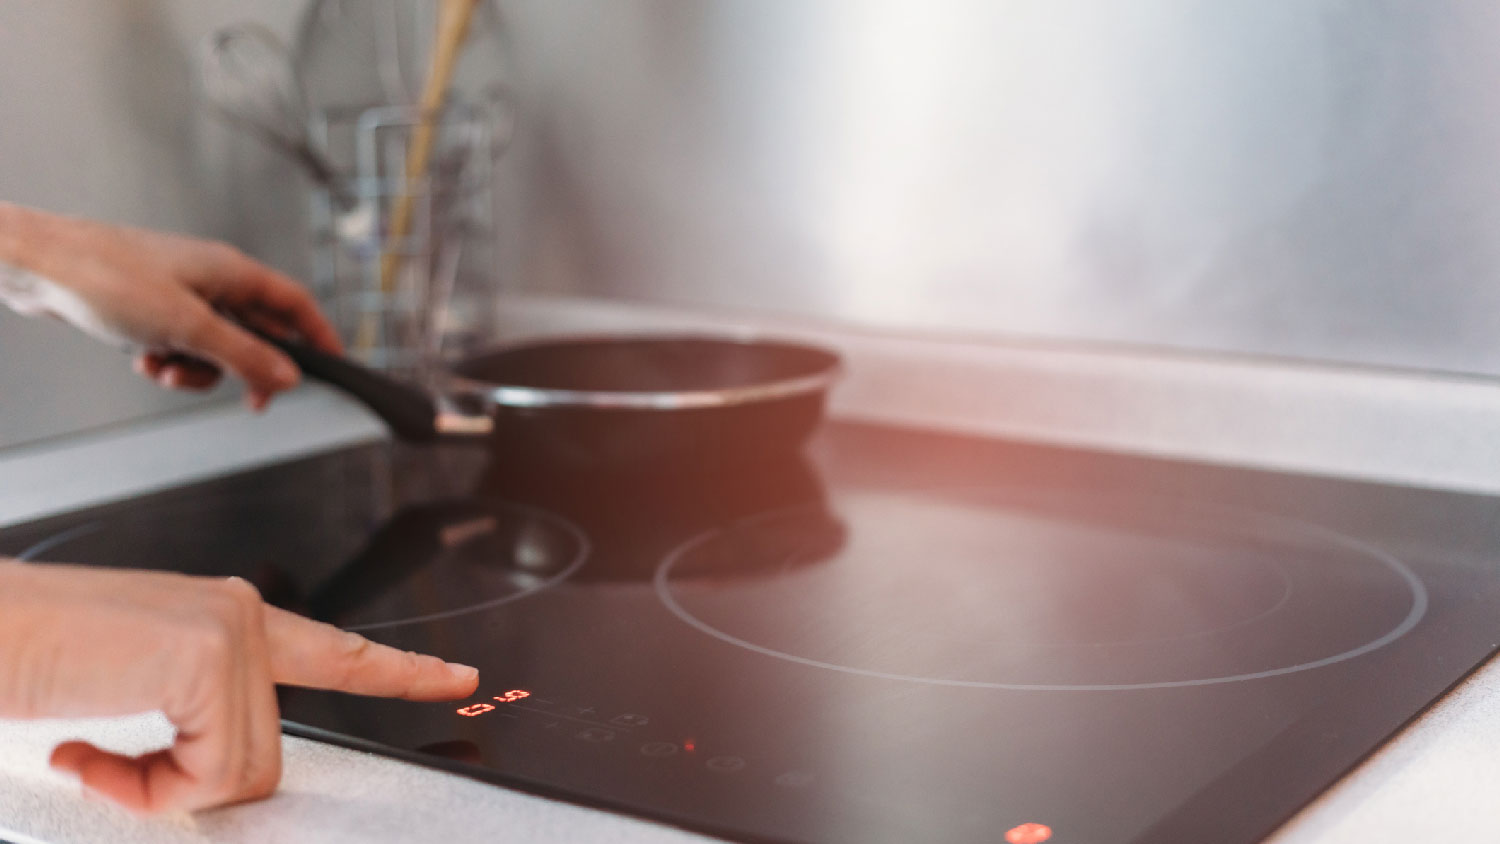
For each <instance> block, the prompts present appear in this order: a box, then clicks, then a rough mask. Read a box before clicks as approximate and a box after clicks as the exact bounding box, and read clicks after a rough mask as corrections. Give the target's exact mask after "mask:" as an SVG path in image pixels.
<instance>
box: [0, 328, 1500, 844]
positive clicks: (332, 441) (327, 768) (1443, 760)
mask: <svg viewBox="0 0 1500 844" xmlns="http://www.w3.org/2000/svg"><path fill="white" fill-rule="evenodd" d="M523 310H524V309H523ZM550 313H551V312H547V313H542V312H528V313H526V314H524V316H525V322H526V324H528V325H530V326H533V327H534V326H537V325H542V324H545V323H547V318H548V316H549V314H550ZM581 313H582V317H581V318H577V314H574V316H573V317H570V318H569V319H567V320H554V323H555V325H557V326H561V327H563V328H567V327H572V328H574V329H579V328H583V329H589V330H594V329H597V328H599V327H607V328H611V329H617V328H620V327H622V326H623V327H625V328H636V327H657V326H668V327H673V326H680V325H683V324H685V323H684V321H683V318H682V317H681V316H680V315H666V316H660V315H657V316H656V317H654V318H651V319H646V320H641V319H638V318H636V317H633V316H631V317H627V316H622V314H621V313H620V312H618V311H616V310H611V309H609V308H607V307H606V308H603V309H602V310H601V307H600V306H596V305H587V306H585V307H583V308H582V309H581ZM778 333H782V334H787V333H796V332H788V331H785V330H783V331H779V332H778ZM836 339H838V338H836ZM842 339H845V340H847V341H848V342H847V343H845V344H844V345H843V348H845V351H846V352H848V353H850V356H851V378H850V381H851V382H852V383H850V384H848V385H847V388H846V389H845V390H844V391H843V392H842V395H840V396H838V397H836V400H835V402H834V410H835V412H837V413H840V414H843V415H849V416H860V417H865V418H876V419H885V420H888V421H901V422H904V423H907V424H913V423H922V422H924V421H942V420H951V419H952V418H954V414H955V413H956V412H957V411H958V410H963V408H961V407H960V406H959V405H960V404H961V403H962V402H963V401H964V399H963V398H962V395H963V394H962V391H961V390H958V388H957V387H956V386H955V384H957V383H958V382H957V381H954V380H948V381H945V382H944V383H945V384H946V385H947V386H946V387H945V388H944V389H947V390H949V391H950V393H951V394H947V393H940V392H933V390H934V388H933V387H932V386H931V385H925V386H922V387H921V388H920V389H915V390H914V389H907V390H893V389H891V387H892V383H891V381H890V378H891V377H894V376H890V375H888V373H889V372H891V371H892V370H891V368H890V367H886V366H880V365H879V364H880V360H879V358H881V356H882V355H884V356H886V357H899V358H900V359H901V362H902V365H905V366H908V367H913V366H917V365H918V364H917V363H913V356H912V352H913V350H912V349H911V348H909V347H905V346H902V345H900V344H897V345H890V344H888V343H886V341H884V340H880V339H878V338H869V337H861V336H855V335H851V336H849V337H847V338H842ZM934 355H935V356H936V358H944V356H952V355H951V353H950V352H945V351H941V350H940V351H938V352H935V353H934ZM958 357H961V358H962V359H963V366H964V367H968V368H973V367H976V366H977V367H979V368H980V369H983V368H984V367H985V366H990V367H992V370H991V371H990V372H988V373H981V374H983V377H985V378H986V382H985V383H986V384H988V385H989V386H991V387H992V388H993V387H994V386H995V385H996V384H997V383H998V382H1004V380H1005V379H1007V378H1010V379H1020V380H1021V381H1026V379H1028V378H1030V379H1034V378H1037V377H1045V379H1046V383H1047V387H1046V391H1045V395H1048V396H1053V397H1056V396H1065V395H1066V391H1067V390H1068V388H1069V385H1072V386H1074V387H1079V386H1081V385H1087V384H1090V383H1095V382H1096V381H1095V379H1098V378H1099V377H1101V374H1100V366H1095V364H1096V363H1097V364H1100V365H1101V366H1102V367H1104V368H1105V369H1107V370H1108V372H1107V373H1106V374H1107V375H1108V377H1109V380H1110V384H1111V385H1112V389H1114V390H1115V391H1117V392H1118V393H1120V394H1122V395H1124V394H1129V395H1130V396H1137V397H1138V396H1140V395H1142V394H1145V395H1149V396H1152V397H1153V398H1152V400H1151V401H1150V402H1141V401H1136V404H1134V405H1132V404H1131V401H1132V399H1130V398H1128V397H1127V398H1122V399H1120V406H1121V407H1122V408H1124V410H1123V411H1122V412H1119V413H1114V414H1103V415H1101V414H1099V413H1098V412H1097V404H1091V405H1089V406H1088V408H1087V409H1088V414H1087V415H1088V419H1087V420H1086V421H1081V422H1080V423H1079V425H1078V426H1075V427H1069V426H1068V424H1067V416H1068V412H1069V411H1068V407H1067V406H1065V404H1059V403H1058V402H1055V401H1053V402H1050V403H1049V402H1047V401H1045V400H1043V399H1038V398H1036V396H1035V395H1033V396H1032V397H1031V399H1029V400H1028V399H1026V398H1024V397H1023V398H1022V399H1021V400H1018V401H1014V402H1011V403H1010V404H1008V405H1006V409H1005V410H1003V411H997V410H994V409H986V408H975V407H969V408H968V409H967V412H970V413H973V414H978V416H976V417H975V421H974V423H973V424H971V425H966V426H961V427H966V428H967V429H969V430H975V431H979V432H988V433H996V434H1004V435H1009V436H1028V435H1032V434H1035V435H1036V438H1037V439H1051V440H1052V441H1060V442H1067V443H1071V444H1085V445H1089V444H1092V445H1096V446H1098V447H1103V448H1129V447H1130V446H1131V444H1133V443H1138V444H1140V450H1141V451H1144V452H1148V453H1162V452H1169V453H1170V451H1171V449H1168V448H1165V447H1163V445H1162V444H1163V443H1168V442H1170V443H1175V444H1176V446H1177V450H1178V451H1179V452H1181V453H1183V454H1184V455H1185V456H1191V457H1195V458H1197V459H1207V460H1214V461H1216V462H1231V463H1232V462H1240V461H1244V462H1253V461H1250V460H1248V457H1249V456H1251V455H1254V456H1256V457H1257V458H1258V459H1259V460H1260V461H1261V462H1263V463H1264V464H1268V465H1273V466H1278V467H1287V468H1294V469H1299V470H1302V471H1312V472H1320V473H1324V474H1347V475H1355V476H1362V477H1367V478H1378V479H1382V480H1388V481H1396V482H1402V483H1415V484H1419V485H1426V486H1446V487H1450V488H1455V489H1466V490H1470V491H1481V492H1490V493H1495V492H1500V385H1496V384H1493V383H1490V382H1484V381H1475V380H1472V379H1441V378H1427V377H1418V376H1410V375H1408V376H1401V375H1394V374H1381V373H1371V372H1361V371H1346V370H1339V369H1326V370H1318V369H1305V368H1302V369H1294V370H1291V371H1288V372H1286V373H1284V374H1282V373H1280V372H1279V370H1277V369H1276V368H1274V367H1271V366H1268V365H1258V364H1254V363H1248V362H1243V361H1219V362H1207V363H1205V362H1203V361H1199V360H1191V359H1189V360H1180V361H1173V360H1171V359H1167V358H1164V359H1157V358H1155V357H1154V356H1141V357H1140V358H1139V359H1136V360H1133V361H1131V360H1128V359H1127V360H1125V361H1124V362H1123V363H1122V361H1121V357H1120V356H1119V355H1118V354H1115V353H1111V354H1110V355H1108V356H1107V358H1106V357H1099V358H1097V359H1095V360H1094V361H1093V362H1091V360H1090V359H1089V357H1088V356H1087V355H1084V356H1072V357H1070V356H1069V354H1062V355H1050V354H1049V353H1048V352H1047V350H1045V349H1042V350H1038V349H1035V348H1025V349H1021V350H1019V351H1013V352H1010V353H1002V354H1000V356H999V358H998V359H996V360H993V361H989V362H988V363H986V361H985V360H984V359H983V356H982V355H980V356H977V357H976V356H975V355H973V354H964V355H961V356H958ZM1038 361H1040V362H1041V364H1040V365H1041V368H1042V370H1043V371H1042V372H1041V373H1040V375H1039V373H1038V371H1037V368H1036V366H1034V365H1033V364H1035V363H1036V362H1038ZM918 363H920V361H918ZM1122 379H1123V381H1124V383H1123V384H1122V383H1121V381H1122ZM1131 379H1135V382H1134V383H1131ZM960 380H961V379H960ZM923 390H925V393H924V392H922V391H923ZM914 392H915V394H918V395H922V396H923V400H924V407H926V410H922V411H918V410H914V409H913V408H915V407H916V405H914V404H912V403H911V401H910V397H911V396H912V395H913V394H914ZM996 392H1004V391H1001V390H997V391H996ZM893 395H895V396H897V398H896V399H895V403H894V404H890V403H888V400H889V398H890V397H891V396H893ZM1313 395H1316V396H1317V401H1316V403H1311V402H1310V401H1309V397H1310V396H1313ZM901 396H905V397H906V400H907V404H905V405H903V404H902V403H901V401H902V399H901ZM945 402H948V404H944V403H945ZM1157 405H1164V406H1162V407H1157ZM1299 406H1300V407H1301V410H1299ZM934 408H936V409H934ZM1079 408H1080V409H1084V406H1083V405H1079ZM924 413H925V414H926V416H925V417H924V416H923V414H924ZM934 414H939V416H934ZM1007 414H1009V415H1007ZM1299 414H1300V415H1299ZM1101 416H1102V417H1106V418H1107V419H1108V420H1111V424H1112V425H1113V426H1114V427H1113V428H1109V429H1104V428H1100V427H1099V425H1100V424H1101V422H1100V421H1099V420H1100V418H1101ZM1267 419H1275V420H1276V421H1275V424H1274V425H1268V424H1261V425H1257V420H1267ZM1227 420H1229V421H1227ZM1089 426H1094V427H1092V428H1091V427H1089ZM1174 426H1175V427H1174ZM1289 431H1290V432H1295V433H1297V436H1290V435H1289V433H1288V432H1289ZM1339 432H1346V433H1345V434H1344V435H1342V436H1339ZM379 436H382V432H381V429H380V427H379V425H378V424H377V423H375V422H374V421H372V420H371V419H370V418H369V417H368V416H367V415H366V414H364V413H363V412H362V411H360V410H358V409H357V408H354V407H352V406H351V405H349V404H348V403H347V402H345V401H344V400H343V399H341V398H339V397H338V396H336V395H334V394H332V393H330V392H328V391H325V390H321V389H317V388H304V389H302V390H299V391H298V392H297V393H295V394H293V395H291V396H288V397H285V398H284V399H282V400H280V401H279V402H278V403H277V404H276V406H274V407H273V409H272V410H271V411H270V412H268V413H267V414H265V415H264V416H262V417H254V418H253V417H251V416H250V415H249V414H247V413H245V412H243V411H240V410H238V409H236V408H229V407H223V408H213V409H209V410H201V411H196V412H193V413H189V414H184V415H182V416H177V417H172V418H170V419H165V420H159V421H157V422H155V423H152V424H148V425H145V426H139V427H133V428H126V429H121V430H116V431H111V432H104V433H100V434H96V435H93V436H89V437H83V438H77V439H74V440H69V441H66V442H61V443H51V444H48V445H47V446H46V447H45V448H43V447H37V448H30V449H26V448H23V449H9V450H5V451H0V525H5V524H13V523H17V522H21V521H25V520H28V519H31V518H36V517H39V516H42V515H45V514H48V513H52V512H61V511H64V510H68V509H74V508H77V507H81V506H84V505H86V504H93V503H99V502H102V501H107V500H111V499H116V498H120V497H124V496H128V495H133V494H138V493H140V492H144V491H146V490H149V489H155V488H161V487H165V486H172V485H177V484H181V483H184V482H187V481H190V480H194V479H197V478H202V477H207V476H212V475H215V474H221V473H224V472H227V471H231V470H233V469H235V468H239V467H242V466H249V465H255V464H259V463H265V462H270V461H275V460H280V459H286V458H289V457H293V456H296V455H299V454H305V453H310V452H315V451H319V450H323V449H327V448H331V447H334V446H337V445H340V444H345V443H350V442H356V441H361V440H368V439H371V438H375V437H379ZM1335 437H1338V439H1337V441H1335ZM1320 438H1321V439H1320ZM74 737H82V738H87V739H89V740H91V741H94V742H96V743H98V744H101V745H103V746H107V747H110V748H114V749H117V750H120V751H125V752H137V751H143V750H147V749H151V748H154V747H159V746H161V745H163V744H165V743H166V742H168V741H169V740H170V737H171V729H170V727H169V725H168V724H167V723H166V722H165V721H164V719H162V718H161V717H160V716H159V715H154V714H144V715H140V716H133V717H130V718H118V719H98V720H89V721H36V722H15V721H10V722H7V721H0V840H11V841H15V842H18V844H28V842H32V841H40V842H47V844H73V842H109V843H110V844H136V842H139V844H169V843H170V844H179V842H181V844H187V843H188V842H192V844H201V842H289V843H300V842H309V844H311V842H317V844H330V843H332V844H340V843H341V842H368V841H393V842H431V841H444V842H445V843H446V844H467V843H468V842H481V841H482V842H486V844H489V842H494V841H497V840H508V841H527V842H563V841H568V842H576V841H620V842H643V844H644V842H653V844H667V842H682V841H705V840H708V839H704V838H702V837H701V836H697V835H693V834H690V833H686V832H683V831H680V830H677V829H673V828H670V827H666V826H662V825H658V824H653V823H649V822H644V821H639V820H635V819H631V818H626V817H621V816H617V815H612V814H608V813H604V812H599V811H595V810H591V809H585V808H581V807H577V806H573V805H569V804H565V803H560V802H556V801H552V800H546V799H542V798H538V797H534V796H531V795H526V794H520V793H517V792H513V791H509V790H506V789H503V788H497V787H495V786H492V785H488V784H483V783H478V782H474V781H470V780H466V779H464V778H461V777H456V776H452V775H449V774H445V773H441V772H437V771H432V770H428V769H425V768H420V767H417V766H413V765H409V764H405V763H402V762H398V761H393V760H389V759H385V758H383V757H376V756H372V755H369V754H364V753H360V752H357V751H352V750H348V749H344V748H338V747H333V746H330V745H324V744H320V743H318V742H313V741H308V740H303V739H298V738H293V737H285V738H284V739H283V742H284V750H285V759H286V765H285V777H284V780H283V782H282V786H281V788H280V790H279V791H278V792H277V794H276V795H275V796H274V797H272V798H271V799H269V800H266V801H263V802H259V803H255V804H250V805H243V806H235V807H230V808H225V809H220V810H216V811H212V812H205V813H200V814H198V815H195V816H192V817H187V816H179V817H168V818H158V819H146V820H142V819H137V818H133V817H131V816H129V815H128V814H126V813H124V812H122V811H120V810H117V809H115V808H113V807H111V806H108V805H105V804H102V803H99V802H96V801H93V800H90V799H87V798H86V797H84V796H82V795H80V794H79V789H78V786H77V784H76V783H73V782H70V781H68V780H67V779H65V778H64V777H61V776H59V775H56V774H54V773H52V772H50V771H49V770H48V769H47V767H46V758H47V755H48V753H49V752H50V750H51V748H52V747H53V746H54V745H55V744H56V743H57V742H58V741H60V740H62V739H63V738H74ZM1496 783H1500V668H1497V666H1496V664H1495V663H1494V662H1491V663H1490V664H1488V665H1486V666H1484V667H1482V668H1481V669H1480V670H1478V671H1477V672H1475V673H1474V674H1473V675H1472V676H1470V677H1469V678H1468V679H1467V680H1465V681H1464V682H1463V683H1461V684H1459V686H1457V687H1456V688H1455V689H1454V690H1453V691H1452V692H1450V693H1449V694H1448V695H1447V696H1446V697H1444V698H1443V699H1442V700H1440V701H1438V702H1437V703H1436V704H1435V705H1434V706H1433V707H1432V708H1431V709H1430V710H1429V711H1428V712H1426V713H1425V714H1424V715H1423V716H1422V717H1421V718H1419V719H1418V720H1417V721H1415V722H1414V723H1413V724H1412V725H1410V726H1409V727H1408V728H1407V729H1406V730H1404V731H1403V732H1402V733H1401V734H1400V735H1398V736H1397V737H1396V738H1395V739H1394V740H1393V741H1391V742H1389V743H1387V744H1386V745H1385V746H1384V747H1382V748H1381V749H1380V750H1379V751H1378V752H1376V753H1375V754H1374V755H1373V756H1372V757H1371V758H1370V759H1369V760H1367V761H1366V762H1365V763H1364V764H1363V765H1362V766H1361V767H1360V768H1359V769H1357V770H1356V771H1354V772H1353V773H1352V774H1351V775H1349V776H1347V777H1345V778H1344V780H1342V781H1341V782H1339V783H1338V784H1336V785H1335V786H1334V787H1333V788H1331V789H1330V790H1328V791H1327V792H1325V793H1324V794H1323V795H1322V796H1320V797H1319V798H1318V799H1317V800H1316V801H1315V802H1314V803H1313V804H1312V805H1311V806H1309V807H1308V808H1307V809H1305V810H1304V811H1303V812H1302V813H1300V814H1299V815H1298V816H1297V817H1295V818H1294V819H1293V820H1292V821H1291V822H1289V823H1288V824H1287V825H1286V826H1285V827H1283V828H1282V829H1281V830H1280V831H1279V832H1278V833H1277V834H1276V835H1275V836H1273V838H1272V839H1270V840H1271V842H1273V844H1370V843H1371V842H1392V844H1395V842H1403V844H1404V842H1408V841H1412V840H1420V841H1495V840H1500V800H1497V799H1496V798H1495V789H1496Z"/></svg>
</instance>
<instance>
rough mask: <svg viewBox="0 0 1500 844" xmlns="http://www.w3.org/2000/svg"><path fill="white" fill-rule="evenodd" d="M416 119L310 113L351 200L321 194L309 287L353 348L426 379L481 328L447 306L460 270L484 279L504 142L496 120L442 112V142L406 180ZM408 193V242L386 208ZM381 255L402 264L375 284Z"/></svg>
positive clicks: (403, 109)
mask: <svg viewBox="0 0 1500 844" xmlns="http://www.w3.org/2000/svg"><path fill="white" fill-rule="evenodd" d="M420 121H421V114H420V113H419V112H418V110H417V109H416V108H415V107H412V106H379V107H373V108H366V109H361V110H348V111H325V112H320V113H317V114H315V115H314V116H313V118H312V127H311V128H312V135H313V138H314V141H315V142H318V143H320V144H321V145H322V147H323V148H324V149H326V150H328V151H329V157H330V159H331V160H332V161H333V163H334V165H335V167H336V168H337V169H338V170H339V172H340V175H341V176H342V178H343V179H344V180H345V181H344V185H345V186H346V188H347V190H346V191H344V193H346V194H347V195H346V196H345V197H340V196H338V195H337V192H335V191H330V190H327V189H320V190H317V191H316V192H315V193H314V195H313V198H312V207H311V213H310V219H311V225H312V236H313V247H314V248H313V286H314V289H315V291H316V292H317V293H318V295H319V297H320V299H321V300H322V301H323V303H324V305H325V307H326V308H327V309H328V311H329V313H330V315H331V316H332V318H333V320H334V322H335V325H336V326H337V327H338V329H339V332H340V334H341V335H342V337H343V338H344V340H345V343H346V344H347V345H348V347H349V353H350V354H351V355H352V356H353V357H355V358H357V359H359V360H361V361H363V362H364V363H366V364H368V365H370V366H373V367H375V368H378V369H383V370H386V371H392V372H397V373H400V374H403V375H408V376H414V377H417V378H418V379H419V380H422V379H424V378H425V377H426V376H428V375H430V374H431V373H432V371H433V370H434V368H435V367H436V366H437V365H438V364H440V363H441V361H442V359H443V358H444V355H445V351H447V349H448V347H451V346H459V347H462V346H465V345H467V343H466V342H465V340H466V338H467V337H468V335H471V334H473V333H474V332H476V331H479V332H482V331H483V325H482V323H483V319H482V317H481V316H480V315H478V314H473V313H466V312H465V311H464V309H463V308H461V307H455V297H454V289H455V287H456V286H457V285H458V284H459V280H460V279H459V276H460V267H461V266H469V267H479V268H481V269H482V270H483V271H484V272H486V273H488V272H492V270H491V269H490V268H492V267H493V266H494V261H493V260H487V258H491V257H492V256H491V255H490V253H492V251H493V248H494V243H493V241H494V237H493V235H494V232H495V207H494V191H493V185H494V171H495V160H496V157H497V155H498V154H499V152H500V138H499V137H498V132H497V126H499V121H498V120H497V118H496V116H495V115H494V114H493V113H490V112H488V111H487V110H485V109H482V108H476V107H469V106H462V105H457V106H450V107H448V108H446V109H445V110H444V111H443V112H442V113H441V114H439V115H438V116H437V117H436V118H435V121H436V123H435V125H436V135H437V138H438V141H437V143H436V144H435V145H434V148H433V152H432V157H431V160H430V162H429V164H428V167H427V175H426V176H425V177H423V178H421V179H419V180H416V181H414V182H413V183H411V184H408V183H407V178H406V173H407V161H406V158H407V147H408V143H409V141H410V138H411V135H412V132H413V131H414V130H415V128H416V127H417V125H418V124H419V122H420ZM351 159H352V160H351ZM408 191H409V192H410V193H411V197H412V213H411V218H410V220H411V222H410V226H409V228H408V231H407V233H406V234H405V236H403V237H399V238H398V237H392V236H391V233H390V217H391V209H392V207H393V205H394V203H396V202H397V201H398V198H399V197H401V196H402V194H403V193H406V192H408ZM387 254H394V255H397V256H399V264H398V267H399V269H398V271H397V272H395V273H394V277H393V278H388V279H383V278H382V261H383V256H385V255H387ZM482 281H483V282H486V283H487V282H490V281H492V279H482ZM486 286H488V284H486ZM486 298H488V297H481V299H486ZM473 310H474V308H472V307H470V308H469V311H473Z"/></svg>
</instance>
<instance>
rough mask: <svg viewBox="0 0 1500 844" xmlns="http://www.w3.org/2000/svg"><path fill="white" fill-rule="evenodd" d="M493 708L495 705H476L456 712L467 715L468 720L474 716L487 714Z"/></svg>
mask: <svg viewBox="0 0 1500 844" xmlns="http://www.w3.org/2000/svg"><path fill="white" fill-rule="evenodd" d="M494 708H495V705H494V704H493V703H476V704H474V705H473V706H465V707H463V708H462V709H460V710H458V714H460V715H467V716H469V717H470V718H473V717H474V716H475V715H483V714H484V713H486V712H489V711H490V710H491V709H494Z"/></svg>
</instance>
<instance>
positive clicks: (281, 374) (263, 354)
mask: <svg viewBox="0 0 1500 844" xmlns="http://www.w3.org/2000/svg"><path fill="white" fill-rule="evenodd" d="M176 345H178V346H179V349H178V351H184V352H187V353H189V354H193V355H197V356H199V357H203V358H207V359H208V360H211V361H213V362H214V363H216V364H218V365H219V366H221V367H223V368H224V369H227V370H229V371H230V372H233V373H234V374H235V375H238V376H239V377H240V378H241V379H243V380H244V382H245V384H246V385H247V386H248V387H249V388H250V395H251V397H252V402H253V403H254V404H256V405H257V406H259V405H260V404H263V403H264V401H265V400H266V399H269V398H270V397H271V396H272V395H274V394H276V393H278V392H281V391H282V390H287V389H290V388H292V387H295V386H296V385H297V382H298V381H299V380H300V378H301V373H300V371H299V370H298V369H297V364H295V363H293V362H292V359H291V358H289V357H287V356H286V354H284V353H283V352H282V351H281V350H279V349H277V348H275V347H274V346H272V345H271V344H269V343H267V342H265V341H264V340H261V339H260V338H259V337H256V336H255V335H254V334H251V333H250V332H249V331H247V330H245V329H244V328H242V327H240V326H238V325H236V324H235V323H233V322H231V321H229V320H228V319H225V318H224V317H223V316H220V315H219V314H218V313H217V312H215V311H214V310H212V309H211V308H208V307H204V308H203V309H202V310H201V311H200V312H199V316H198V317H197V318H196V319H195V320H194V321H193V322H191V323H190V324H189V325H188V327H187V330H186V331H185V332H183V334H182V336H181V337H180V338H178V343H177V344H176Z"/></svg>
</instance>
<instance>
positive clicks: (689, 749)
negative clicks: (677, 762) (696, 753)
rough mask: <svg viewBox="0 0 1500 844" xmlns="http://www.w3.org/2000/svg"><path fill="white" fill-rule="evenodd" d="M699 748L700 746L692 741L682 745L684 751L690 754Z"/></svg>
mask: <svg viewBox="0 0 1500 844" xmlns="http://www.w3.org/2000/svg"><path fill="white" fill-rule="evenodd" d="M697 746H698V745H696V744H693V743H692V742H690V741H685V742H683V743H682V749H683V750H686V751H687V752H688V753H692V752H693V748H695V747H697Z"/></svg>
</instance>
